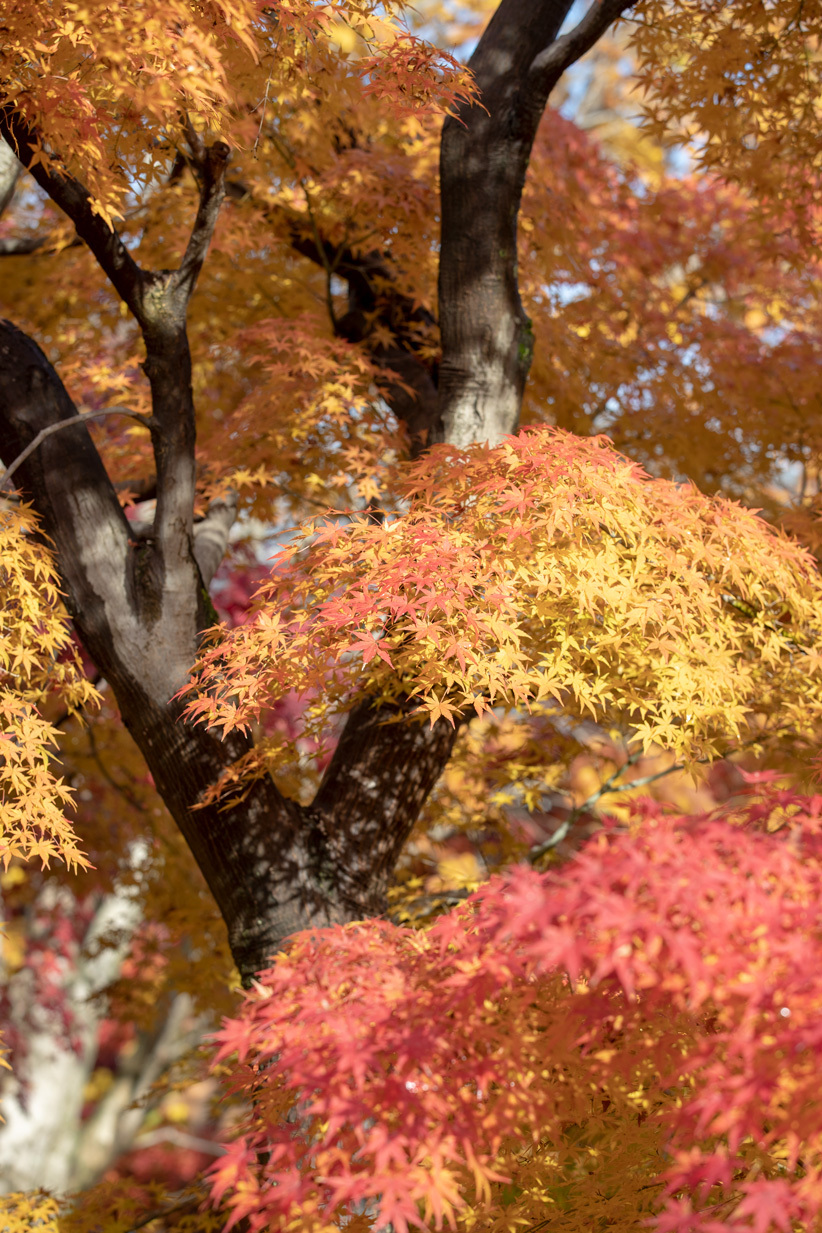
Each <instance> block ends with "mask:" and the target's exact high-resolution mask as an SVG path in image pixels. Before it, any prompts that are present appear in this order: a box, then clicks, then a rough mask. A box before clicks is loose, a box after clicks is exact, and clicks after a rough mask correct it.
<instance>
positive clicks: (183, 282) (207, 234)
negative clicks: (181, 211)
mask: <svg viewBox="0 0 822 1233" xmlns="http://www.w3.org/2000/svg"><path fill="white" fill-rule="evenodd" d="M230 153H231V151H230V150H229V148H228V146H227V145H226V143H225V142H224V141H215V143H214V145H213V146H209V147H208V148H207V150H206V151H205V157H204V158H203V160H202V163H201V164H200V166H201V168H202V175H203V182H202V187H201V189H200V205H199V208H198V210H197V217H196V218H195V220H194V226H193V228H192V230H191V236H190V237H189V241H188V246H187V248H186V251H185V255H184V257H183V260H182V261H181V262H180V268H179V269H178V270H177V271H176V272H175V274H174V279H173V286H174V289H175V291H181V292H182V293H183V295H184V296H185V300H186V303H188V300H189V299H190V298H191V294H192V292H193V291H194V286H195V284H196V282H197V278H198V277H199V274H200V270H201V269H202V268H203V262H204V261H205V257H206V253H207V252H208V246H209V244H210V243H211V237H212V236H213V234H214V227H215V225H216V222H217V216H218V214H219V213H220V206H221V204H222V201H223V197H224V196H225V172H226V167H227V166H228V158H229V155H230Z"/></svg>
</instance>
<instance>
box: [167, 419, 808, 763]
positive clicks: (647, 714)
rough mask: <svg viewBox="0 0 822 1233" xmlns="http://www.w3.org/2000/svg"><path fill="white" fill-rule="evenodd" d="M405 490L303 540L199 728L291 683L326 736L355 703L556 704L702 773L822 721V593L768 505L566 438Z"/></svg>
mask: <svg viewBox="0 0 822 1233" xmlns="http://www.w3.org/2000/svg"><path fill="white" fill-rule="evenodd" d="M403 490H404V493H405V498H406V500H407V501H408V503H409V504H408V507H407V512H406V513H403V514H400V515H398V516H396V517H390V518H386V519H385V520H384V521H382V522H376V521H375V520H374V519H373V518H368V517H365V516H357V517H354V518H353V519H352V520H351V521H350V522H348V523H342V522H333V523H326V524H325V525H322V524H318V523H317V522H316V521H315V522H313V523H310V524H308V525H307V526H304V527H303V528H302V529H301V530H300V531H298V532H297V533H296V534H295V536H294V539H293V540H292V542H291V543H290V544H289V546H288V547H287V548H286V549H284V550H283V551H282V552H281V553H280V554H279V556H278V557H276V558H275V570H274V576H273V579H272V581H271V582H270V583H268V584H266V585H265V586H264V587H263V588H262V589H261V591H260V593H259V597H258V613H257V616H256V619H255V620H254V621H253V622H250V623H249V624H248V625H245V626H243V627H241V628H238V629H235V630H234V631H232V632H231V633H230V634H229V635H228V636H227V637H226V638H225V639H224V640H223V641H221V642H218V643H217V644H216V645H213V646H212V647H211V648H210V649H208V650H207V651H206V652H205V653H204V655H203V657H202V659H201V661H200V664H199V667H198V670H197V673H196V675H195V681H194V684H193V685H192V686H191V690H192V693H193V694H194V696H193V697H192V699H191V701H190V703H189V713H190V714H191V715H192V716H195V717H197V718H201V719H204V720H205V721H206V722H208V723H209V724H211V725H213V726H214V727H217V728H221V729H223V730H225V731H228V730H230V729H231V728H233V727H236V726H245V725H247V724H248V722H249V721H250V720H251V719H252V718H254V717H256V716H258V715H259V714H260V712H261V711H262V709H263V708H264V707H265V706H266V705H267V704H269V703H270V702H271V701H272V700H273V699H276V698H278V697H282V696H283V695H285V694H286V693H288V692H289V691H296V692H297V693H298V694H304V695H306V697H307V698H309V697H310V696H311V694H312V692H313V691H319V694H320V699H319V700H318V701H311V702H310V704H309V705H308V707H307V715H308V717H309V718H308V723H309V725H311V724H315V725H316V727H317V730H318V731H319V730H321V729H322V728H323V727H324V725H325V724H326V723H327V720H328V714H329V712H330V711H331V712H333V710H334V709H346V707H347V706H348V705H350V700H351V698H352V696H354V695H356V694H357V693H358V692H367V693H370V694H372V695H373V696H375V697H378V698H383V699H389V698H390V699H395V698H397V697H399V696H407V697H411V698H416V699H417V700H418V701H419V706H420V711H421V712H422V713H423V714H425V715H427V716H428V717H429V718H430V721H431V722H432V723H433V722H434V721H435V720H437V719H438V718H440V717H444V718H446V719H448V720H451V721H453V720H454V719H455V717H456V716H457V715H459V714H462V713H464V712H465V711H466V710H468V709H469V708H471V707H473V709H474V710H475V711H476V712H477V714H478V715H482V714H483V713H485V712H486V711H488V710H489V709H490V708H494V707H499V706H504V707H521V708H529V707H534V706H539V705H550V706H551V707H553V708H556V710H557V712H565V713H567V714H569V715H571V716H575V717H585V716H588V717H590V718H592V719H593V720H595V721H597V722H600V721H603V720H605V721H606V722H610V723H611V724H614V723H615V724H617V725H618V726H620V727H621V728H622V729H623V730H625V731H626V732H630V733H631V734H632V738H633V739H634V740H636V741H639V742H640V743H641V744H642V745H643V746H644V747H645V748H649V747H651V746H652V745H654V744H656V745H658V746H662V747H664V748H667V749H671V750H673V751H675V752H676V753H677V754H678V755H681V756H684V757H686V758H689V759H698V758H710V757H713V756H715V755H716V754H717V753H718V752H720V750H721V748H722V746H723V745H724V746H727V744H728V742H733V741H739V740H741V739H745V738H750V737H751V733H752V731H753V733H754V734H759V735H761V736H762V737H763V738H764V737H765V736H766V735H767V733H768V729H770V728H779V729H780V730H784V729H788V730H790V732H791V734H792V736H793V737H795V738H801V737H802V736H803V735H805V736H806V735H808V734H809V733H810V732H811V731H812V729H813V725H814V724H816V723H818V721H819V719H820V717H822V672H821V671H820V669H822V659H821V658H820V656H819V653H818V651H817V650H816V648H815V641H814V640H815V636H816V635H815V625H816V622H817V620H818V611H819V603H820V600H822V585H820V582H819V579H818V575H817V574H816V571H815V569H814V566H813V562H812V560H811V558H810V557H809V556H808V555H807V554H806V553H805V552H804V551H803V550H802V549H800V548H799V547H798V546H797V545H796V544H794V543H792V542H791V541H789V540H788V539H787V538H785V537H784V536H781V535H779V534H778V533H776V532H774V531H773V530H772V529H770V528H769V527H768V526H767V524H765V523H764V522H763V521H762V520H761V519H759V518H758V517H757V516H756V514H755V513H753V512H752V511H750V510H746V509H743V508H742V507H740V506H737V505H735V504H733V503H731V502H728V501H724V500H721V499H712V498H708V497H705V496H703V495H702V494H700V493H698V492H697V491H696V490H695V489H693V488H692V487H690V486H687V485H676V484H673V483H670V482H667V481H662V480H656V481H654V480H650V479H649V478H648V477H647V476H646V475H645V473H644V472H642V471H641V470H640V469H639V468H638V467H636V466H635V465H634V464H632V463H630V462H628V461H627V460H625V459H624V458H623V457H622V456H621V455H619V454H617V453H616V452H615V451H614V450H613V449H612V448H611V446H610V444H609V443H608V441H607V440H606V439H605V438H594V439H591V440H588V441H583V440H579V439H577V438H573V437H571V436H570V435H568V434H565V433H562V432H560V431H558V430H554V429H548V428H543V429H532V430H528V431H525V432H523V433H521V434H520V436H519V437H516V438H513V437H511V438H507V439H506V441H505V442H504V443H503V444H502V445H501V446H499V447H497V448H496V449H493V450H489V449H488V448H487V447H480V446H478V447H473V448H471V449H469V450H467V451H465V452H464V453H456V452H454V451H453V449H451V448H449V447H441V448H436V449H434V450H432V451H431V453H430V454H429V455H428V456H427V457H426V458H425V459H423V460H422V461H421V462H419V463H417V464H415V465H414V466H413V467H412V468H410V470H409V473H408V476H407V479H406V481H405V483H404V485H403Z"/></svg>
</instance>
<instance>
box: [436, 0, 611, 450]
mask: <svg viewBox="0 0 822 1233" xmlns="http://www.w3.org/2000/svg"><path fill="white" fill-rule="evenodd" d="M629 3H630V0H624V2H621V0H594V4H593V5H592V8H591V10H590V11H589V13H588V14H587V15H586V16H585V17H584V18H583V20H582V21H581V22H580V23H579V25H578V26H577V27H576V29H575V30H573V31H572V32H571V33H570V34H569V35H563V36H562V37H561V38H560V37H558V35H559V30H560V27H561V26H562V23H563V21H564V20H565V17H566V16H567V14H568V11H569V10H570V8H571V0H502V2H501V3H500V5H499V7H498V9H497V11H496V12H495V14H494V16H493V17H492V19H491V22H490V23H489V25H488V28H487V29H486V31H485V33H484V34H483V36H482V38H481V39H480V41H479V44H478V46H477V49H476V51H475V52H474V54H473V56H472V57H471V60H470V61H469V67H470V68H471V70H472V72H473V74H474V78H475V81H476V84H477V86H478V88H479V97H478V98H477V99H476V101H474V102H473V103H472V104H469V103H463V104H462V105H461V106H460V108H459V109H458V111H457V113H456V114H455V115H454V116H450V117H449V118H448V119H447V120H446V121H445V125H444V126H443V134H442V147H441V155H440V183H441V195H442V239H441V248H440V252H441V256H440V281H439V306H440V327H441V337H442V363H441V365H440V382H439V393H440V405H439V413H440V421H441V423H442V430H441V434H442V438H443V439H444V440H446V441H448V442H450V443H452V444H455V445H459V446H465V445H468V444H470V443H471V442H472V441H478V440H479V441H490V442H492V443H494V442H497V441H499V440H501V439H502V437H504V436H505V435H506V434H507V433H510V432H515V431H516V428H517V423H518V420H519V413H520V408H521V405H522V396H523V392H524V389H525V381H526V379H527V376H528V371H529V369H530V366H531V358H532V353H533V333H532V330H531V323H530V321H529V319H528V317H527V316H526V314H525V311H524V309H523V307H522V303H521V301H520V297H519V288H518V285H517V220H518V216H519V208H520V201H521V198H522V188H523V184H524V182H525V174H526V171H527V169H528V162H529V159H530V156H531V147H532V145H533V141H534V137H535V135H536V131H537V126H538V125H539V121H540V118H541V116H542V114H543V111H544V109H545V105H546V103H547V101H548V95H549V93H550V91H551V89H552V88H553V86H554V85H555V84H556V82H557V81H558V80H559V77H560V75H561V74H562V72H563V71H564V69H566V68H567V67H568V66H569V65H570V64H572V63H573V62H574V60H576V59H578V57H579V56H580V55H582V54H583V52H584V51H587V50H588V48H589V47H591V46H593V44H594V42H595V41H596V39H597V38H598V37H599V36H600V35H601V34H602V33H603V32H604V30H605V29H606V28H607V27H608V25H609V24H610V23H611V22H612V21H613V20H614V19H615V18H616V17H618V16H619V15H620V14H621V13H622V12H623V11H624V10H625V9H627V8H628V7H629Z"/></svg>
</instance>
